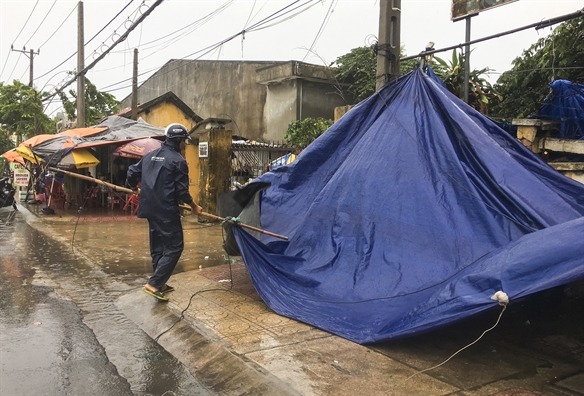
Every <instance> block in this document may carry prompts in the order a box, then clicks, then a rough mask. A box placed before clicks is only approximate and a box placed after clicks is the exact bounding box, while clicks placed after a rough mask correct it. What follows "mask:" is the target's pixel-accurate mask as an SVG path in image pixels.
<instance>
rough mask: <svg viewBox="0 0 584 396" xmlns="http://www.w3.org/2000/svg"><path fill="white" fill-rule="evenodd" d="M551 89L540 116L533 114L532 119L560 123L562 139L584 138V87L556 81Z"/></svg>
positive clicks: (551, 85) (551, 84)
mask: <svg viewBox="0 0 584 396" xmlns="http://www.w3.org/2000/svg"><path fill="white" fill-rule="evenodd" d="M550 87H551V89H552V91H551V92H550V94H549V95H548V97H547V98H546V99H545V102H544V104H543V106H542V107H541V109H540V110H539V114H532V115H531V118H539V119H542V120H551V121H558V122H560V137H561V138H564V139H582V138H584V85H581V84H576V83H572V82H570V81H566V80H556V81H554V82H551V83H550Z"/></svg>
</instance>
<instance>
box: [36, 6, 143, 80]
mask: <svg viewBox="0 0 584 396" xmlns="http://www.w3.org/2000/svg"><path fill="white" fill-rule="evenodd" d="M133 1H134V0H130V2H129V3H128V4H126V6H125V7H124V8H122V9H121V11H120V12H118V13H117V14H116V16H114V17H113V18H112V19H111V20H110V21H109V22H108V23H107V24H106V25H105V26H104V27H103V28H102V29H101V30H100V31H99V32H97V33H96V34H95V35H94V36H93V37H92V38H90V39H89V40H88V41H87V42H86V43H85V45H87V44H89V43H90V42H91V41H92V40H93V39H95V38H96V37H97V36H98V35H99V34H100V33H101V32H103V30H104V29H105V28H107V27H108V26H109V25H110V24H111V23H112V22H113V21H114V20H115V19H116V18H117V17H118V16H119V15H120V14H121V13H122V12H124V10H125V9H126V8H128V6H129V5H130V4H132V2H133ZM76 7H77V6H75V8H76ZM75 8H73V11H74V10H75ZM73 11H71V13H73ZM71 13H70V14H69V15H68V16H67V18H69V16H70V15H71ZM62 25H63V24H61V26H62ZM61 26H59V27H61ZM57 30H58V29H57ZM55 33H56V31H55ZM53 34H54V33H53ZM51 37H52V36H51ZM45 43H46V41H45ZM43 45H44V44H43ZM75 55H77V51H76V52H74V53H73V54H71V56H69V57H68V58H67V59H65V60H64V61H63V62H61V63H59V64H58V65H57V66H55V67H53V68H52V69H51V70H49V71H48V72H46V73H45V74H43V75H41V76H38V77H37V78H35V80H38V79H39V78H41V77H44V76H46V75H47V74H49V73H52V72H53V71H55V70H56V69H57V68H59V67H61V66H62V65H63V64H64V63H65V62H67V61H68V60H69V59H71V58H73V57H74V56H75Z"/></svg>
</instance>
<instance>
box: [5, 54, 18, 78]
mask: <svg viewBox="0 0 584 396" xmlns="http://www.w3.org/2000/svg"><path fill="white" fill-rule="evenodd" d="M21 56H22V53H20V54H19V55H18V58H17V59H16V63H15V64H14V68H13V69H12V72H10V75H9V76H8V79H7V80H6V81H8V82H10V77H12V74H13V73H14V70H16V66H18V61H19V60H20V57H21Z"/></svg>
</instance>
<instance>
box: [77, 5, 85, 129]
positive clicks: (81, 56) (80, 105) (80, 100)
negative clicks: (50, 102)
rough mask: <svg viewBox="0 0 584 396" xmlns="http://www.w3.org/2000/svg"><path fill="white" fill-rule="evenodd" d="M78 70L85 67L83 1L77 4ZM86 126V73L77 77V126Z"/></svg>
mask: <svg viewBox="0 0 584 396" xmlns="http://www.w3.org/2000/svg"><path fill="white" fill-rule="evenodd" d="M77 18H78V22H77V70H78V71H80V70H83V69H85V44H84V43H85V38H84V34H83V31H84V27H83V2H82V1H80V2H79V3H78V5H77ZM84 127H85V74H80V75H79V77H78V78H77V128H84Z"/></svg>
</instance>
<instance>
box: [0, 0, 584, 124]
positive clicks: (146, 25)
mask: <svg viewBox="0 0 584 396" xmlns="http://www.w3.org/2000/svg"><path fill="white" fill-rule="evenodd" d="M83 3H84V14H85V18H84V19H85V42H86V43H87V42H88V41H89V40H90V39H91V38H92V37H94V36H95V35H96V33H98V32H99V31H100V30H101V29H102V28H104V26H106V24H108V22H110V21H111V20H112V19H113V18H114V17H115V16H116V15H117V14H118V13H120V11H121V13H120V15H119V16H118V17H117V18H116V19H114V20H113V22H112V23H111V24H110V25H109V26H107V27H106V28H105V29H103V31H102V32H101V33H100V34H98V35H97V36H96V37H95V38H94V39H93V40H92V41H91V42H89V43H88V44H87V45H86V47H85V56H86V62H85V64H86V66H87V65H88V64H90V63H91V62H92V61H93V60H94V59H95V58H96V57H97V56H98V54H99V53H101V51H103V50H105V49H106V48H107V47H108V46H110V45H111V44H112V43H113V42H114V41H115V40H117V39H118V38H119V35H120V34H123V32H125V30H126V28H127V27H128V26H130V25H131V22H130V21H133V20H136V19H137V18H138V17H139V15H140V11H141V12H142V13H143V12H145V11H146V10H147V8H148V6H152V5H153V4H154V0H152V1H150V0H149V1H146V5H141V4H142V2H141V1H139V0H135V1H132V2H130V0H120V1H118V0H111V1H105V0H85V1H84V2H83ZM292 3H295V4H294V5H293V6H292V7H290V8H288V9H287V10H291V9H292V8H293V7H296V6H300V5H303V4H304V6H302V7H301V8H299V9H297V10H295V11H294V12H290V13H289V14H286V15H285V16H284V17H282V18H279V19H277V20H275V21H272V22H268V23H267V24H265V25H263V26H262V29H261V30H256V31H251V32H248V33H246V34H245V37H244V38H242V37H241V36H239V37H236V38H234V39H233V40H231V41H229V42H227V43H225V44H224V45H222V46H220V47H218V48H216V49H214V50H212V51H210V52H207V51H205V49H206V48H208V47H210V46H213V45H214V44H216V43H220V42H222V41H223V40H226V39H228V38H229V37H231V36H233V35H235V34H237V33H238V32H241V31H242V30H244V29H247V28H249V27H250V26H253V25H254V24H256V23H258V22H261V21H263V20H264V19H265V18H267V17H269V16H271V15H272V14H274V13H275V12H277V11H278V10H280V9H283V8H285V7H287V6H289V5H290V4H292ZM401 3H402V14H401V18H402V19H401V42H402V44H403V45H405V48H406V52H407V54H408V55H414V54H416V53H419V52H420V51H422V50H423V49H424V48H425V46H426V43H427V42H428V41H434V42H435V43H436V44H435V48H443V47H447V46H451V45H456V44H459V43H462V42H464V37H465V22H464V21H459V22H452V21H451V19H450V7H451V0H402V2H401ZM128 4H129V6H127V5H128ZM76 6H77V1H69V0H56V1H55V0H38V1H37V0H17V1H9V0H0V18H1V22H0V23H1V27H0V30H1V31H0V67H1V69H0V70H1V73H2V74H1V75H0V81H4V82H7V83H11V82H12V80H14V79H17V80H20V81H22V82H23V83H28V81H29V71H28V70H29V69H28V68H29V58H28V57H27V56H26V55H25V54H22V53H20V52H16V51H11V49H10V46H11V44H13V45H14V49H18V50H22V48H23V47H26V50H27V51H28V50H30V49H31V48H32V49H34V50H35V52H36V51H37V50H39V49H40V55H35V56H34V78H35V81H34V85H35V87H36V88H37V89H39V90H44V91H50V90H54V88H55V86H59V85H60V84H62V83H63V82H64V81H67V80H68V77H67V75H66V72H67V71H70V70H74V69H75V68H76V67H77V56H76V51H77V8H76ZM126 6H127V8H125V10H123V11H122V9H124V7H126ZM583 8H584V0H517V1H516V2H514V3H510V4H507V5H504V6H500V7H496V8H493V9H490V10H487V11H484V12H482V13H481V14H480V15H478V16H477V17H474V18H472V29H471V31H472V39H477V38H481V37H485V36H489V35H492V34H496V33H499V32H503V31H506V30H510V29H514V28H518V27H521V26H524V25H528V24H531V23H534V22H538V21H540V20H543V19H548V18H552V17H556V16H561V15H564V14H569V13H572V12H575V11H578V10H580V9H583ZM300 11H303V12H300ZM43 19H44V21H43ZM27 20H28V21H27ZM378 25H379V0H376V1H373V0H352V1H351V0H326V1H312V2H311V1H310V0H302V1H299V2H294V1H293V0H286V1H284V0H231V1H229V0H208V1H202V0H165V1H164V2H163V3H162V4H161V5H159V6H158V7H157V8H155V9H154V10H153V11H152V13H151V14H150V15H149V16H148V17H146V19H145V20H144V22H143V23H142V24H141V25H140V26H138V27H137V28H136V29H135V30H134V31H133V32H131V33H130V35H129V37H128V39H127V40H126V41H125V42H123V43H121V44H119V45H118V46H117V47H116V48H115V49H113V50H112V52H111V53H110V54H108V55H107V56H106V57H105V58H104V59H103V60H102V61H100V62H99V63H98V64H97V65H96V66H95V67H94V68H93V70H91V71H90V72H88V74H87V76H88V78H89V79H90V80H91V81H92V82H93V83H94V84H95V85H96V86H97V88H98V89H100V90H104V91H108V92H110V93H112V94H113V95H115V96H116V97H117V98H118V99H123V98H124V97H126V96H127V95H128V94H129V93H130V91H131V88H130V85H131V77H132V53H133V50H134V48H138V50H139V52H140V55H139V73H141V74H142V75H141V76H140V78H139V83H141V82H143V81H144V80H145V79H146V78H148V76H150V75H151V74H152V73H153V72H154V71H156V70H157V69H159V68H160V67H162V66H163V65H164V64H165V63H166V62H167V61H168V60H170V59H196V58H198V57H200V59H220V60H267V61H269V60H278V61H286V60H301V61H302V60H304V61H305V62H309V63H315V64H327V65H328V64H330V63H331V62H333V61H334V60H335V59H336V58H337V57H339V56H341V55H344V54H346V53H347V52H349V51H350V50H351V49H352V48H355V47H359V46H364V45H370V44H372V43H373V42H374V41H375V39H376V37H377V35H378ZM554 27H557V25H554ZM114 32H116V33H114ZM550 32H551V28H546V29H542V30H540V31H536V30H534V29H530V30H527V31H523V32H520V33H516V34H513V35H509V36H505V37H502V38H498V39H494V40H491V41H488V42H483V43H479V44H476V45H474V46H473V47H472V48H473V52H472V57H471V67H472V68H484V67H489V68H490V69H492V70H494V72H493V74H492V76H491V81H492V82H495V81H496V79H497V77H498V75H499V74H500V73H502V72H504V71H506V70H509V69H510V68H511V62H512V61H513V59H514V58H516V57H517V56H519V55H521V53H522V51H523V50H524V49H526V48H528V47H529V46H530V45H531V44H533V43H534V42H536V41H537V39H538V38H540V37H543V36H546V35H548V34H549V33H550ZM116 34H117V35H116ZM112 35H113V38H112ZM311 47H312V48H313V52H314V53H309V52H308V51H307V50H308V49H309V48H311ZM206 52H207V53H206ZM74 54H75V55H74ZM72 55H74V56H72ZM450 55H451V52H449V53H448V54H444V53H443V54H437V56H441V57H448V58H449V57H450ZM70 56H72V57H71V59H69V60H68V61H66V62H65V63H63V64H62V65H60V64H61V63H62V62H64V61H65V60H66V59H67V58H69V57H70ZM59 65H60V66H59ZM70 87H71V88H73V89H76V85H75V84H72V85H71V86H70ZM226 99H228V98H226ZM58 110H59V109H58V104H57V103H55V104H52V105H51V106H49V108H48V110H47V112H48V113H54V112H55V111H58ZM53 115H54V114H53Z"/></svg>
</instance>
